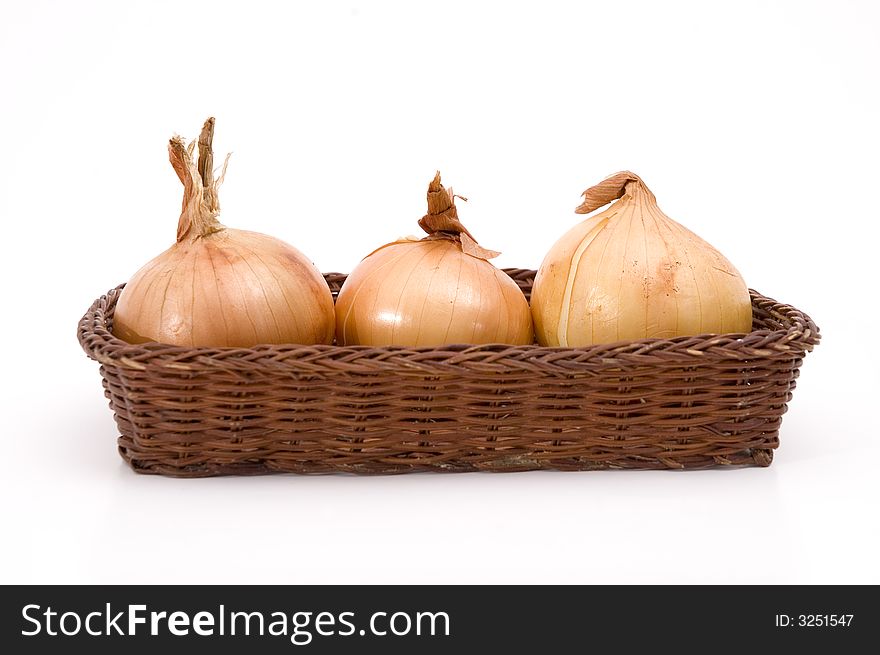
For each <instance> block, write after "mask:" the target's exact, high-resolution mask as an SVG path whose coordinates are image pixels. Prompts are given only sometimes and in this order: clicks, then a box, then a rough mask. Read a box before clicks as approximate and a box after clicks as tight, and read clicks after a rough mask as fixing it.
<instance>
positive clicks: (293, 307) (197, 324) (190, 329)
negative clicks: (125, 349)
mask: <svg viewBox="0 0 880 655" xmlns="http://www.w3.org/2000/svg"><path fill="white" fill-rule="evenodd" d="M334 325H335V313H334V311H333V298H332V296H331V294H330V288H329V287H328V286H327V282H326V281H325V280H324V277H323V276H322V275H321V273H320V272H319V271H318V269H317V268H315V266H314V265H313V264H312V262H310V261H309V260H308V258H307V257H306V256H305V255H303V254H302V253H301V252H300V251H299V250H297V249H296V248H294V247H293V246H290V245H288V244H286V243H284V242H283V241H280V240H279V239H275V238H273V237H270V236H266V235H264V234H258V233H256V232H248V231H244V230H234V229H230V228H226V229H223V230H221V231H218V232H215V233H213V234H211V235H209V236H207V237H205V238H200V239H196V240H194V241H182V242H180V243H176V244H174V245H173V246H171V248H169V249H168V250H166V251H165V252H164V253H162V254H161V255H159V256H158V257H156V258H154V259H153V260H152V261H150V262H149V263H148V264H146V265H145V266H144V267H143V268H141V269H140V270H139V271H138V272H137V273H135V275H134V277H132V278H131V280H130V281H129V282H128V284H127V285H126V286H125V288H124V289H123V291H122V293H121V294H120V297H119V301H118V303H117V305H116V312H115V315H114V319H113V333H114V334H115V335H116V336H117V337H119V338H120V339H123V340H124V341H128V342H129V343H143V342H147V341H158V342H160V343H168V344H173V345H177V346H191V347H192V346H212V347H224V346H236V347H249V346H254V345H257V344H268V343H272V344H282V343H298V344H329V343H331V342H332V341H333V333H334Z"/></svg>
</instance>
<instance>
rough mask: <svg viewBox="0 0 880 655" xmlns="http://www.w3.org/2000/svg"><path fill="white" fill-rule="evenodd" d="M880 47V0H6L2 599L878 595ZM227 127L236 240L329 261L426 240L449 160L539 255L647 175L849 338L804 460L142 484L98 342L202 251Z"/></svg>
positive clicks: (501, 245) (829, 350)
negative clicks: (8, 590) (585, 592)
mask: <svg viewBox="0 0 880 655" xmlns="http://www.w3.org/2000/svg"><path fill="white" fill-rule="evenodd" d="M878 37H880V11H878V5H877V4H876V3H872V2H869V1H868V0H865V1H863V2H856V1H850V2H844V1H841V0H835V1H833V2H832V1H830V0H829V1H828V2H794V1H792V2H751V1H743V0H737V2H730V3H721V2H711V3H707V2H693V3H685V2H662V3H660V2H640V1H636V0H629V1H628V2H626V3H612V2H602V3H599V2H591V3H586V2H579V3H570V4H569V3H554V2H548V1H546V0H542V1H541V2H533V3H516V2H506V3H498V4H490V3H488V2H487V3H476V2H464V3H461V4H458V3H448V2H431V3H426V2H410V3H399V4H390V3H384V2H380V3H367V2H358V1H355V0H350V1H347V2H298V3H280V2H279V3H263V2H253V1H251V2H248V3H229V4H226V3H221V2H206V3H195V2H181V1H180V0H174V1H173V2H149V3H147V2H131V3H120V2H106V3H103V2H46V1H40V2H24V1H21V2H8V1H6V0H4V1H3V2H2V4H0V221H2V233H0V234H2V237H0V238H2V257H0V266H2V276H0V280H2V285H3V286H2V294H3V300H4V310H3V320H2V322H0V330H2V335H0V336H2V340H0V344H2V358H0V366H2V368H0V371H2V376H0V383H2V394H0V399H2V403H3V406H2V422H0V426H2V427H0V437H2V443H3V447H2V450H0V456H2V458H3V463H2V475H0V508H2V526H3V527H2V532H3V538H2V540H0V581H2V582H4V583H7V582H26V583H36V582H90V583H99V582H106V583H137V582H187V583H188V582H261V583H304V582H322V583H323V582H407V583H426V582H500V583H507V582H586V583H593V582H607V583H628V582H652V583H653V582H700V583H702V582H705V583H712V582H719V583H741V582H760V583H801V582H803V583H807V582H820V583H845V582H846V583H868V582H872V583H878V582H880V558H878V557H877V553H878V551H880V521H878V503H880V473H878V464H880V448H878V444H877V436H878V414H877V407H878V406H880V373H878V370H880V361H878V360H880V358H878V352H880V345H878V339H877V330H878V318H880V316H878V310H877V292H876V289H875V287H876V285H877V282H878V275H877V265H878V261H877V260H878V256H877V236H878V230H877V224H878V220H880V215H878V203H877V196H878V179H880V165H878V161H880V128H878V116H880V93H878V73H877V71H878V68H877V62H878V61H880V38H878ZM209 115H214V116H216V117H217V134H216V139H215V146H216V149H217V151H218V152H219V153H220V154H221V155H222V153H225V152H226V151H233V153H234V154H233V157H232V161H231V164H230V168H229V174H228V176H227V182H226V184H225V186H224V188H223V190H222V196H221V201H222V203H223V209H224V211H223V214H222V216H221V220H223V221H224V222H225V223H226V224H228V225H231V226H235V227H240V228H246V229H252V230H258V231H262V232H266V233H269V234H272V235H275V236H277V237H280V238H283V239H285V240H287V241H289V242H291V243H293V244H294V245H296V246H297V247H298V248H300V249H301V250H303V251H304V252H305V253H307V254H308V255H309V256H310V257H311V258H312V259H313V260H314V261H315V262H316V263H317V265H318V266H319V268H321V269H322V270H324V271H331V270H337V271H347V270H350V269H351V268H352V266H353V265H354V264H355V263H356V262H357V261H358V260H359V259H360V257H362V256H363V255H364V254H366V253H367V252H369V251H370V250H372V249H373V248H375V247H376V246H379V245H381V244H383V243H386V242H387V241H390V240H392V239H394V238H396V237H398V236H400V235H404V234H413V233H416V232H417V231H418V228H417V226H416V221H417V219H418V218H419V217H420V216H421V215H422V214H423V213H424V195H425V189H426V185H427V183H428V182H429V180H430V178H431V176H432V175H433V173H434V170H435V169H437V168H439V169H440V170H441V171H442V173H443V179H444V182H446V183H448V184H451V185H453V186H454V188H455V190H456V192H458V193H461V194H463V195H466V196H468V197H469V199H470V202H468V203H467V204H466V205H464V207H463V208H462V209H461V216H462V218H463V220H464V221H465V223H466V224H467V225H468V226H469V227H470V229H471V230H472V231H473V233H474V234H475V235H476V236H477V238H478V239H479V240H480V242H481V243H482V244H483V245H485V246H487V247H489V248H495V249H498V250H502V251H503V253H504V254H503V255H502V256H501V257H499V258H498V259H497V260H495V263H496V264H498V265H500V266H523V267H533V268H534V267H537V266H538V264H539V263H540V261H541V258H542V256H543V254H544V252H545V251H546V250H547V249H548V248H549V247H550V245H551V244H552V243H553V242H554V241H555V240H556V239H557V238H558V237H559V236H560V235H561V234H562V233H563V232H564V231H565V230H567V229H568V228H569V227H570V226H571V225H573V224H574V222H575V221H577V220H579V219H578V218H577V217H576V216H575V215H574V214H573V213H572V210H573V208H574V207H575V206H576V205H577V204H578V202H579V194H580V192H581V191H582V190H583V189H584V188H586V187H587V186H589V185H591V184H593V183H595V182H597V181H599V180H600V179H602V178H603V177H604V176H606V175H608V174H610V173H612V172H615V171H617V170H621V169H631V170H633V171H635V172H637V173H639V174H640V175H641V176H642V177H643V178H644V179H645V180H646V182H647V183H648V184H649V185H650V186H651V188H652V189H653V191H654V192H655V193H656V195H657V197H658V199H659V201H660V204H661V207H662V208H663V209H664V210H665V211H666V213H667V214H669V215H670V216H672V217H673V218H676V219H677V220H679V221H680V222H682V223H684V224H685V225H687V226H689V227H690V228H691V229H693V230H694V231H696V232H697V233H698V234H700V235H701V236H703V237H704V238H706V239H707V240H709V241H710V242H712V243H713V244H714V245H716V246H717V247H718V248H719V249H720V250H721V251H722V252H724V253H725V254H726V255H727V256H728V257H729V258H730V259H731V260H732V261H733V262H734V263H735V264H736V265H737V266H738V268H739V269H740V270H741V272H742V273H743V275H744V276H745V278H746V280H747V282H748V283H749V285H750V286H752V287H754V288H757V289H758V290H760V291H761V292H763V293H765V294H767V295H770V296H772V297H775V298H777V299H779V300H781V301H783V302H786V303H789V304H792V305H795V306H796V307H798V308H800V309H803V310H804V311H806V312H808V313H809V314H810V315H811V316H812V317H813V318H814V319H815V320H816V322H817V323H818V324H819V325H820V327H821V328H822V333H823V335H824V340H823V342H822V344H821V345H820V346H819V347H818V348H817V350H816V351H815V352H814V353H813V354H811V355H809V356H808V357H807V361H806V363H805V365H804V368H803V369H802V371H801V372H802V376H801V378H800V380H799V381H798V388H797V390H796V391H795V394H794V399H793V402H792V403H791V405H790V411H789V413H788V414H787V415H786V417H785V420H784V423H783V426H782V431H781V447H780V448H779V450H778V451H777V452H776V460H775V462H774V464H773V465H772V466H771V467H770V468H769V469H757V468H750V469H742V470H735V471H725V470H713V471H704V472H690V473H671V472H591V473H552V472H538V473H525V474H509V475H498V474H460V475H442V476H441V475H432V474H421V475H408V476H396V477H380V478H375V477H373V478H361V477H345V476H322V477H297V476H276V477H264V478H257V479H252V478H222V479H204V480H173V479H164V478H160V477H154V476H138V475H136V474H134V473H133V472H131V471H130V470H129V469H128V468H127V467H126V466H125V465H124V464H123V462H122V461H121V460H120V458H119V457H118V455H117V453H116V444H115V438H116V435H117V432H116V427H115V424H114V422H113V420H112V416H111V413H110V411H109V410H108V408H107V405H106V401H105V399H104V397H103V395H102V391H101V386H100V379H99V376H98V367H97V365H96V364H95V363H94V362H91V361H90V360H88V359H87V358H86V357H85V355H84V354H83V353H82V351H81V350H80V349H79V346H78V344H77V342H76V339H75V326H76V323H77V321H78V319H79V318H80V316H81V315H82V313H83V312H84V311H85V310H86V308H87V307H88V306H89V304H90V303H91V302H92V300H93V299H94V298H96V297H97V296H99V295H100V294H101V293H103V292H105V291H106V290H107V289H109V288H110V287H112V286H115V285H116V284H118V283H120V282H122V281H124V280H126V279H127V278H128V277H130V276H131V274H132V273H134V271H135V270H136V269H137V268H139V267H140V265H141V264H143V263H145V262H146V261H147V260H148V259H150V258H151V257H152V256H154V255H155V254H157V253H158V252H160V251H161V250H163V249H164V248H166V247H167V246H168V245H170V244H171V242H172V240H173V238H174V235H175V229H176V222H177V216H178V213H179V206H180V199H181V187H180V184H179V182H178V180H177V178H176V176H175V175H174V173H173V172H172V169H171V166H170V165H169V164H168V162H167V153H166V142H167V139H168V137H169V136H171V135H172V134H173V133H174V132H180V133H181V134H183V135H185V136H187V137H193V136H196V134H197V132H198V130H199V128H200V126H201V124H202V121H203V120H204V119H205V117H207V116H209Z"/></svg>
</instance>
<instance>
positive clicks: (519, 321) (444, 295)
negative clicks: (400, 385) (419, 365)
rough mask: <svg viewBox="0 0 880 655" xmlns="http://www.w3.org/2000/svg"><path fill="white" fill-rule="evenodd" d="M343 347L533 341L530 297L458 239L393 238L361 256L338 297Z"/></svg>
mask: <svg viewBox="0 0 880 655" xmlns="http://www.w3.org/2000/svg"><path fill="white" fill-rule="evenodd" d="M336 321H337V324H336V340H337V343H339V344H341V345H352V344H359V345H369V346H389V345H398V346H412V347H428V346H442V345H449V344H486V343H507V344H529V343H532V341H533V339H534V337H533V333H532V319H531V316H530V313H529V306H528V303H527V302H526V299H525V296H523V293H522V291H521V290H520V289H519V287H518V286H517V284H516V283H515V282H514V281H513V280H512V279H510V277H509V276H508V275H507V274H506V273H504V271H501V270H499V269H497V268H495V267H494V266H493V265H492V264H490V263H489V262H487V261H486V260H484V259H478V258H476V257H471V256H470V255H465V254H463V253H462V252H461V248H460V247H459V246H458V244H456V243H454V242H453V241H448V240H444V239H438V240H430V241H403V242H399V243H392V244H389V245H387V246H385V247H384V248H381V249H379V250H377V251H376V252H375V253H373V254H372V255H370V256H369V257H367V258H366V259H364V260H363V261H362V262H361V263H360V264H359V265H358V266H357V267H356V268H355V270H354V271H352V273H351V274H350V275H349V276H348V278H347V279H346V281H345V284H344V286H343V288H342V289H341V290H340V292H339V297H338V298H337V299H336Z"/></svg>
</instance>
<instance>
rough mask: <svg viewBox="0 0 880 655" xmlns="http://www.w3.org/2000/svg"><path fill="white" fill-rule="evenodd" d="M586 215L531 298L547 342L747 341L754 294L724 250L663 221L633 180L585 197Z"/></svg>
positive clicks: (611, 181) (544, 268)
mask: <svg viewBox="0 0 880 655" xmlns="http://www.w3.org/2000/svg"><path fill="white" fill-rule="evenodd" d="M583 195H584V202H583V204H581V205H580V206H579V207H578V208H577V209H576V210H575V211H576V212H577V213H579V214H586V213H589V212H591V211H593V210H595V209H598V208H599V207H602V206H603V205H606V204H608V203H609V202H612V201H613V200H615V199H618V198H619V200H617V202H616V203H614V204H613V205H612V206H611V207H609V208H608V209H606V210H605V211H603V212H601V213H599V214H596V215H594V216H591V217H590V218H588V219H587V220H585V221H584V222H582V223H580V224H579V225H576V226H575V227H574V228H572V229H571V230H570V231H569V232H568V233H566V234H565V235H564V236H563V237H562V238H561V239H560V240H559V241H557V242H556V244H555V245H554V246H553V247H552V248H551V249H550V252H548V253H547V256H546V257H545V258H544V261H543V263H542V264H541V268H540V270H539V271H538V274H537V276H536V278H535V283H534V286H533V289H532V315H533V316H534V319H535V332H536V334H537V338H538V342H539V343H541V344H542V345H547V346H574V347H577V346H587V345H591V344H597V343H610V342H614V341H619V340H623V339H644V338H651V337H664V338H666V337H675V336H685V335H696V334H705V333H725V332H737V333H738V332H748V331H749V330H750V329H751V325H752V306H751V301H750V298H749V290H748V288H747V287H746V284H745V282H744V281H743V278H742V276H741V275H740V274H739V272H738V271H737V270H736V269H735V268H734V267H733V265H732V264H731V263H730V262H729V261H727V259H725V257H724V256H723V255H722V254H721V253H720V252H718V251H717V250H716V249H715V248H713V247H712V246H710V245H709V244H708V243H706V242H705V241H703V240H702V239H701V238H700V237H698V236H697V235H696V234H694V233H693V232H691V231H690V230H688V229H686V228H685V227H683V226H681V225H679V224H678V223H676V222H675V221H673V220H672V219H671V218H669V217H668V216H667V215H666V214H664V213H663V212H662V211H660V209H659V207H658V206H657V200H656V198H655V197H654V194H653V193H651V191H650V189H648V187H647V186H645V183H644V182H642V180H641V179H640V178H639V177H638V176H637V175H635V174H633V173H630V172H628V171H624V172H621V173H616V174H615V175H612V176H611V177H609V178H607V179H606V180H604V181H603V182H600V183H599V184H597V185H596V186H594V187H591V188H589V189H587V190H586V191H584V194H583Z"/></svg>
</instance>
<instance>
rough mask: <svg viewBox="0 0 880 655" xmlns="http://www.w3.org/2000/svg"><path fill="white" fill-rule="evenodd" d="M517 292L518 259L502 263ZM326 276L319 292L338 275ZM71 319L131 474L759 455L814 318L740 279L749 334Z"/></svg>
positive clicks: (576, 464) (769, 452) (663, 465)
mask: <svg viewBox="0 0 880 655" xmlns="http://www.w3.org/2000/svg"><path fill="white" fill-rule="evenodd" d="M506 272H507V273H508V274H509V275H510V276H511V277H512V278H513V279H514V280H515V281H516V282H517V283H518V284H519V286H520V287H521V288H522V289H523V292H524V293H525V294H526V296H527V297H528V295H529V292H530V290H531V284H532V281H533V279H534V271H531V270H527V269H507V270H506ZM325 277H326V279H327V281H328V283H329V284H330V287H331V289H332V290H333V292H334V296H335V294H336V292H337V291H338V289H339V287H340V286H341V284H342V282H343V281H344V279H345V276H344V275H341V274H337V273H330V274H327V275H326V276H325ZM120 289H121V287H117V288H116V289H113V290H111V291H110V292H109V293H107V294H106V295H104V296H102V297H101V298H99V299H98V300H96V301H95V302H94V304H93V305H92V306H91V307H90V308H89V310H88V311H87V312H86V314H85V316H83V318H82V320H81V321H80V323H79V330H78V337H79V341H80V344H81V345H82V347H83V349H84V350H85V352H86V353H87V354H88V355H89V357H91V358H92V359H94V360H96V361H98V362H100V364H101V375H102V377H103V380H104V389H105V394H106V396H107V398H108V399H109V401H110V407H111V409H112V410H113V412H114V415H115V418H116V423H117V426H118V428H119V431H120V434H121V436H120V437H119V451H120V454H121V455H122V457H123V458H124V459H125V461H127V462H128V463H129V464H130V465H131V466H132V467H133V468H134V470H136V471H138V472H141V473H158V474H162V475H168V476H175V477H203V476H212V475H228V474H235V475H252V474H265V473H281V472H289V473H326V472H349V473H401V472H408V471H480V470H485V471H522V470H532V469H556V470H593V469H701V468H709V467H716V466H725V467H730V466H743V465H757V466H768V465H769V464H770V463H771V461H772V459H773V451H774V449H775V448H776V447H777V446H778V443H779V442H778V434H779V427H780V424H781V420H782V415H783V413H784V412H785V411H786V407H787V403H788V401H789V400H790V399H791V393H792V390H793V389H794V384H795V379H796V378H797V374H798V369H799V368H800V366H801V364H802V362H803V358H804V356H805V355H806V353H807V352H809V351H811V350H812V349H813V347H814V346H815V345H816V344H817V343H818V342H819V330H818V328H817V327H816V325H815V324H814V323H813V321H812V320H811V319H810V318H809V317H808V316H807V315H806V314H804V313H803V312H801V311H799V310H797V309H795V308H793V307H790V306H788V305H783V304H781V303H778V302H776V301H775V300H772V299H770V298H766V297H764V296H762V295H761V294H759V293H757V292H756V291H752V292H751V295H752V306H753V314H754V322H753V329H752V331H751V332H749V333H748V334H724V335H700V336H694V337H678V338H674V339H644V340H639V341H627V342H619V343H614V344H604V345H597V346H591V347H587V348H546V347H541V346H537V345H532V346H508V345H501V344H493V345H485V346H470V345H450V346H444V347H442V348H404V347H384V348H374V347H369V346H346V347H340V346H335V345H330V346H323V345H322V346H302V345H264V346H256V347H253V348H182V347H177V346H168V345H163V344H157V343H149V344H140V345H132V344H128V343H126V342H123V341H121V340H119V339H117V338H115V337H114V336H113V334H112V333H111V329H112V321H113V311H114V308H115V306H116V301H117V299H118V297H119V291H120Z"/></svg>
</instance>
